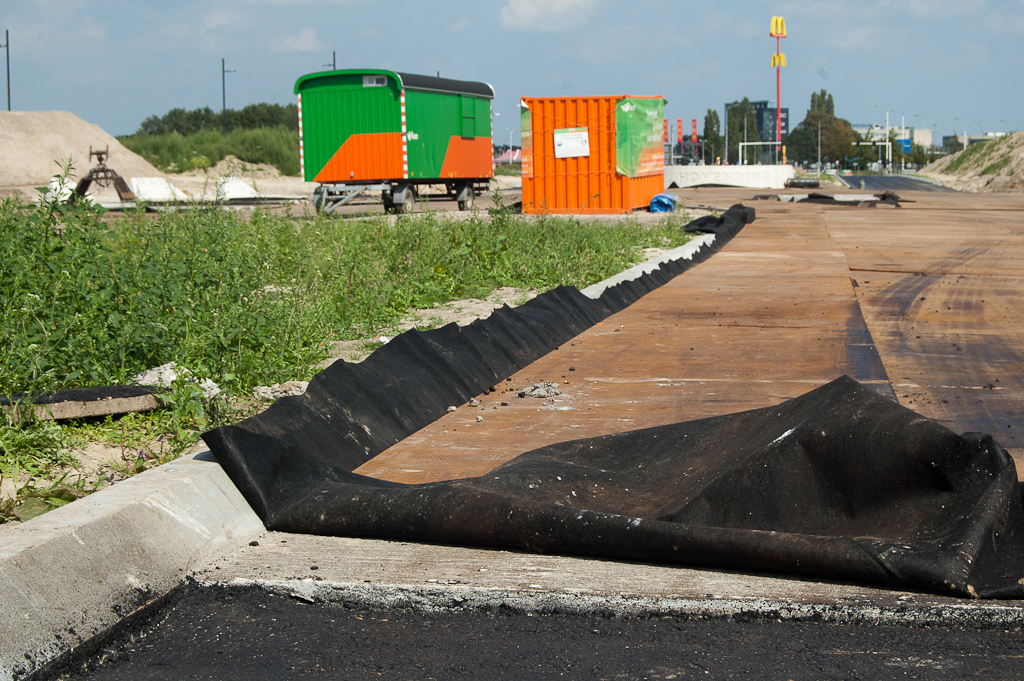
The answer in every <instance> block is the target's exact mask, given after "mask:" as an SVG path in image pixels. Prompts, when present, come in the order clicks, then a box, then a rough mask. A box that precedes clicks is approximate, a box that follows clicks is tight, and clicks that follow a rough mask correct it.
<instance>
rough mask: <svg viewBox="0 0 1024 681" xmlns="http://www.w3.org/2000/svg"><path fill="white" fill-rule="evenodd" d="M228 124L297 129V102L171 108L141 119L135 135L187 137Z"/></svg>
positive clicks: (236, 127)
mask: <svg viewBox="0 0 1024 681" xmlns="http://www.w3.org/2000/svg"><path fill="white" fill-rule="evenodd" d="M225 121H226V123H227V130H228V132H230V131H232V130H259V129H261V128H287V129H289V130H298V129H299V107H298V105H297V104H286V105H284V106H282V105H280V104H249V105H247V106H245V107H244V108H243V109H242V110H241V111H235V110H234V109H228V110H227V111H225V112H224V113H223V115H222V113H221V112H219V111H214V110H213V109H211V108H210V107H208V106H205V107H203V108H201V109H193V110H192V111H186V110H185V109H181V108H174V109H171V110H170V111H168V112H167V113H166V114H164V115H163V116H150V117H149V118H147V119H146V120H144V121H142V124H141V125H140V126H139V129H138V131H137V132H136V133H135V134H137V135H169V134H171V133H175V132H176V133H178V134H179V135H183V136H186V137H187V136H189V135H194V134H196V133H197V132H202V131H204V130H220V129H221V127H222V126H223V125H224V122H225Z"/></svg>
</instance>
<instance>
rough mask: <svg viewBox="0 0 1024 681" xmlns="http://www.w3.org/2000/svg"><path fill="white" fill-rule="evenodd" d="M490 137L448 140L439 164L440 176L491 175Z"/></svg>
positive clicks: (492, 163) (492, 168)
mask: <svg viewBox="0 0 1024 681" xmlns="http://www.w3.org/2000/svg"><path fill="white" fill-rule="evenodd" d="M493 174H494V162H493V161H492V159H491V138H490V137H457V136H455V135H453V136H452V137H451V139H449V140H448V149H447V150H446V151H445V153H444V163H442V164H441V177H442V178H449V177H466V178H469V177H492V176H493Z"/></svg>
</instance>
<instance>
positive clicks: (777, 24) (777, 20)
mask: <svg viewBox="0 0 1024 681" xmlns="http://www.w3.org/2000/svg"><path fill="white" fill-rule="evenodd" d="M769 35H770V36H771V37H773V38H785V37H786V20H785V19H784V18H782V17H772V31H771V33H769Z"/></svg>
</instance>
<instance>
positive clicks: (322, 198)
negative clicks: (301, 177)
mask: <svg viewBox="0 0 1024 681" xmlns="http://www.w3.org/2000/svg"><path fill="white" fill-rule="evenodd" d="M326 203H327V192H326V191H325V190H324V186H323V185H320V186H319V187H317V188H316V189H314V190H313V207H314V208H315V209H316V212H317V213H321V212H323V209H324V204H326Z"/></svg>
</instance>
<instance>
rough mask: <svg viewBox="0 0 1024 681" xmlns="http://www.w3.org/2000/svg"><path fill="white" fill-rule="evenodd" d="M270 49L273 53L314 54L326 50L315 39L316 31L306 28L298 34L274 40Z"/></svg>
mask: <svg viewBox="0 0 1024 681" xmlns="http://www.w3.org/2000/svg"><path fill="white" fill-rule="evenodd" d="M270 49H272V50H273V51H274V52H316V51H318V50H324V49H327V48H325V47H324V46H323V45H321V44H320V42H319V41H318V40H317V39H316V29H315V28H312V27H309V26H307V27H306V28H304V29H302V30H301V31H299V32H298V33H295V34H293V35H286V36H281V37H280V38H277V39H275V40H274V42H273V44H272V45H271V46H270Z"/></svg>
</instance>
